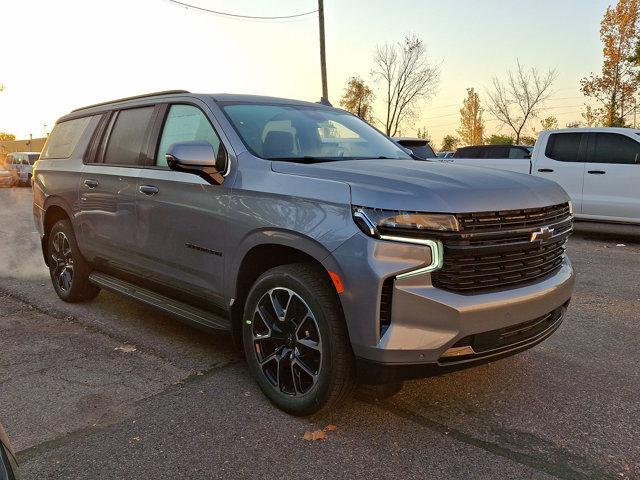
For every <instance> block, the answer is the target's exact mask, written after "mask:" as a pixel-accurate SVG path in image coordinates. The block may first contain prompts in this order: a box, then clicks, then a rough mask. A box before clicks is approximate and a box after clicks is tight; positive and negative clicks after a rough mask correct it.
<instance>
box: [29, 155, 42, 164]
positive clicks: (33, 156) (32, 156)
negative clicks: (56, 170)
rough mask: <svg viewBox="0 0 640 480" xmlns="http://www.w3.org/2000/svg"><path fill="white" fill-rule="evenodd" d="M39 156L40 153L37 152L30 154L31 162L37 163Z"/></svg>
mask: <svg viewBox="0 0 640 480" xmlns="http://www.w3.org/2000/svg"><path fill="white" fill-rule="evenodd" d="M38 158H40V154H35V153H31V154H29V164H30V165H33V164H34V163H36V160H38Z"/></svg>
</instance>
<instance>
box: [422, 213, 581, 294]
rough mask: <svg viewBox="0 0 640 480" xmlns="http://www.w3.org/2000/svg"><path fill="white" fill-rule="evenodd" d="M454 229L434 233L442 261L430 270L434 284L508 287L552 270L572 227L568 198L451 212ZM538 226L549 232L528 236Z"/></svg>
mask: <svg viewBox="0 0 640 480" xmlns="http://www.w3.org/2000/svg"><path fill="white" fill-rule="evenodd" d="M456 217H457V219H458V222H459V224H460V231H459V232H454V233H441V234H439V235H438V238H440V239H441V240H442V242H443V245H444V265H443V267H442V269H440V270H438V271H437V272H434V273H432V280H433V284H434V286H436V287H438V288H441V289H444V290H449V291H453V292H459V293H465V294H474V293H480V292H486V291H488V290H493V289H501V288H513V287H515V286H520V285H524V284H527V283H530V282H533V281H535V280H538V279H540V278H543V277H545V276H548V275H551V274H552V273H554V272H556V271H557V270H558V269H559V268H560V266H561V265H562V261H563V258H564V252H565V244H566V241H567V239H568V237H569V234H570V233H571V231H572V217H571V213H570V209H569V204H568V203H563V204H560V205H553V206H550V207H542V208H531V209H522V210H508V211H500V212H481V213H464V214H459V215H456ZM540 227H549V228H550V229H553V233H552V236H551V238H549V239H547V240H545V241H537V240H536V241H534V242H532V241H531V234H532V232H534V231H536V230H539V229H540Z"/></svg>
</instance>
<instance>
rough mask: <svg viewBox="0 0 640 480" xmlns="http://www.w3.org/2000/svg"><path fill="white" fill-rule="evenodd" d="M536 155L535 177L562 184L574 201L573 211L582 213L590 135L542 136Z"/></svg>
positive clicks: (578, 213) (533, 168)
mask: <svg viewBox="0 0 640 480" xmlns="http://www.w3.org/2000/svg"><path fill="white" fill-rule="evenodd" d="M540 135H541V138H539V139H538V141H537V142H536V146H535V147H534V151H533V166H532V172H531V173H532V174H533V175H536V176H538V177H542V178H548V179H549V180H553V181H554V182H556V183H558V184H559V185H560V186H561V187H562V188H564V190H565V191H566V192H567V193H568V194H569V197H571V203H572V204H573V211H574V213H576V214H577V215H580V214H581V212H582V186H583V183H584V167H585V164H586V152H587V134H586V133H583V132H567V133H551V134H548V133H545V132H543V133H541V134H540Z"/></svg>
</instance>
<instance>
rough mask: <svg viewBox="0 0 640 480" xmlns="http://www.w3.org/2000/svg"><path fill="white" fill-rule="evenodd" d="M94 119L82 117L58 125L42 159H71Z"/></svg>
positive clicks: (50, 137) (48, 141)
mask: <svg viewBox="0 0 640 480" xmlns="http://www.w3.org/2000/svg"><path fill="white" fill-rule="evenodd" d="M92 118H93V117H82V118H76V119H74V120H67V121H66V122H61V123H57V124H56V126H55V127H53V131H52V132H51V135H49V139H48V140H47V144H46V145H45V146H44V150H42V155H41V158H69V157H70V156H71V154H72V153H73V150H74V149H75V148H76V145H78V142H79V141H80V137H82V134H83V133H84V131H85V130H86V129H87V126H88V125H89V122H90V121H91V119H92Z"/></svg>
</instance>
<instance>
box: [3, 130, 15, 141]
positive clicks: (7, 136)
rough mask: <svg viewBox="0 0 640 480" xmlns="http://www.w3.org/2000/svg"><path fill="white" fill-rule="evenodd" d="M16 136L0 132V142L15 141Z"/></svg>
mask: <svg viewBox="0 0 640 480" xmlns="http://www.w3.org/2000/svg"><path fill="white" fill-rule="evenodd" d="M15 139H16V136H15V135H14V134H13V133H7V132H0V140H15Z"/></svg>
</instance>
